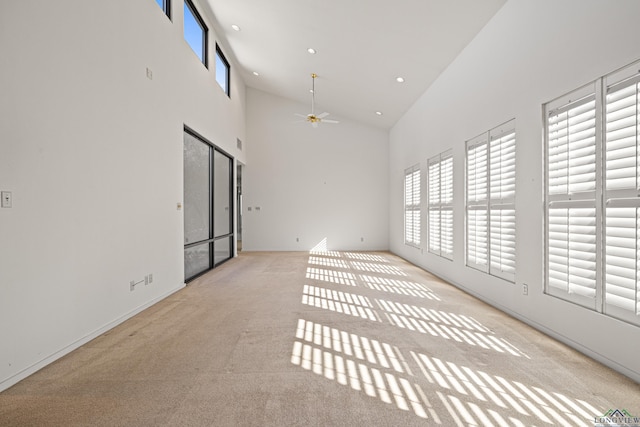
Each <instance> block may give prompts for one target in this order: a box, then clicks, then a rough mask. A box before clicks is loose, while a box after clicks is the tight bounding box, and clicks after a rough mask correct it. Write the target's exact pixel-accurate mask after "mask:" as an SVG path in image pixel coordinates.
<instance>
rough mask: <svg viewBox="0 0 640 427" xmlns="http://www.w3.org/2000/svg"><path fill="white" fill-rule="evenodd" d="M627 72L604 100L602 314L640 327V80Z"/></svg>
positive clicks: (613, 85) (613, 84)
mask: <svg viewBox="0 0 640 427" xmlns="http://www.w3.org/2000/svg"><path fill="white" fill-rule="evenodd" d="M629 71H630V72H631V73H632V75H631V76H630V77H628V76H627V75H625V73H626V72H627V70H623V72H622V73H623V76H622V79H621V81H615V80H614V79H610V80H614V82H613V83H612V84H609V85H608V87H607V92H606V100H605V133H604V135H605V142H604V144H605V147H604V152H605V178H604V187H605V190H604V192H605V194H604V198H605V200H606V203H605V208H604V216H605V237H604V239H605V262H604V270H605V271H604V273H605V278H604V281H605V284H604V286H605V292H604V300H605V306H604V309H605V313H607V314H609V315H611V316H614V317H618V318H621V319H623V320H627V321H630V322H633V323H640V317H638V316H639V315H640V286H638V282H639V281H640V192H639V191H638V190H639V188H640V187H639V185H640V167H639V162H640V93H639V92H640V74H637V69H632V70H629ZM617 78H618V79H620V77H617ZM608 81H609V80H608Z"/></svg>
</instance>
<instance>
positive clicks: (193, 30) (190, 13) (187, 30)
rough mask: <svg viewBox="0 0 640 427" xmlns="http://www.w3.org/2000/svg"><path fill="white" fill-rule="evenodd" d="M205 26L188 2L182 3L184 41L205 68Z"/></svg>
mask: <svg viewBox="0 0 640 427" xmlns="http://www.w3.org/2000/svg"><path fill="white" fill-rule="evenodd" d="M207 32H208V29H207V26H206V25H205V23H204V21H203V20H202V18H201V17H200V14H199V13H198V11H197V10H196V8H195V6H194V5H193V3H191V1H190V0H185V1H184V39H185V40H186V41H187V43H188V44H189V46H191V49H193V51H194V52H195V53H196V55H198V58H200V62H202V63H203V64H204V65H205V67H206V66H207Z"/></svg>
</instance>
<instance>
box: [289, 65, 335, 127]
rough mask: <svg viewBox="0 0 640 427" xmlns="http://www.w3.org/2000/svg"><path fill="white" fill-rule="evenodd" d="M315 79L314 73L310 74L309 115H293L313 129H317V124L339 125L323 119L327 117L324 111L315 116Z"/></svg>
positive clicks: (333, 121)
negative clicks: (309, 124) (300, 118)
mask: <svg viewBox="0 0 640 427" xmlns="http://www.w3.org/2000/svg"><path fill="white" fill-rule="evenodd" d="M316 77H318V75H317V74H316V73H312V74H311V113H310V114H306V115H305V114H298V113H295V115H296V116H298V117H302V118H304V120H302V121H306V122H309V123H311V126H312V127H314V128H317V127H318V124H319V123H340V122H339V121H337V120H331V119H325V117H327V116H328V115H329V113H327V112H326V111H325V112H324V113H322V114H318V115H316V113H315V107H316V105H315V104H316Z"/></svg>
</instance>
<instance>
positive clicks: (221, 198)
mask: <svg viewBox="0 0 640 427" xmlns="http://www.w3.org/2000/svg"><path fill="white" fill-rule="evenodd" d="M213 162H214V165H213V173H214V181H213V197H214V199H213V224H214V225H213V231H214V232H215V236H216V237H219V236H225V235H227V234H229V233H231V209H232V205H231V203H232V199H231V159H230V158H229V157H227V156H226V155H224V154H222V153H220V152H219V151H214V154H213Z"/></svg>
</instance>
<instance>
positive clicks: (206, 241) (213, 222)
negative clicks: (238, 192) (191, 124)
mask: <svg viewBox="0 0 640 427" xmlns="http://www.w3.org/2000/svg"><path fill="white" fill-rule="evenodd" d="M183 161H184V203H183V205H184V274H185V280H186V281H189V280H191V279H193V278H195V277H196V276H198V275H200V274H202V273H204V272H206V271H208V270H210V269H212V268H213V267H214V266H216V265H218V264H220V263H222V262H224V261H226V260H228V259H230V258H231V257H232V256H233V242H234V239H233V237H234V235H233V218H234V217H233V192H232V188H233V187H232V183H233V176H232V171H233V159H232V158H231V157H229V156H227V155H226V154H224V153H222V152H221V151H219V150H218V149H216V148H215V147H214V146H213V145H211V144H209V143H207V142H206V141H204V140H203V139H201V138H200V137H198V136H196V135H195V134H194V133H192V132H190V131H188V130H186V129H185V132H184V159H183Z"/></svg>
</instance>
